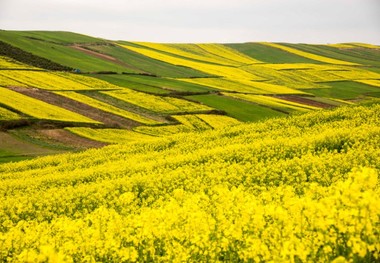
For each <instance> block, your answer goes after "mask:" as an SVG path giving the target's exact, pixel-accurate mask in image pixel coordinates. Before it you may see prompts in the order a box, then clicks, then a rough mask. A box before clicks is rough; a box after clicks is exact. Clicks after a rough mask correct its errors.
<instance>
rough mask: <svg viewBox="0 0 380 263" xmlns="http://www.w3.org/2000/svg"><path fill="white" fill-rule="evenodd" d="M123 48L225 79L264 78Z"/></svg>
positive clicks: (155, 53) (145, 49)
mask: <svg viewBox="0 0 380 263" xmlns="http://www.w3.org/2000/svg"><path fill="white" fill-rule="evenodd" d="M121 46H122V47H124V48H126V49H129V50H132V51H134V52H137V53H140V54H142V55H144V56H147V57H151V58H154V59H157V60H161V61H164V62H167V63H170V64H173V65H180V66H185V67H190V68H193V69H196V70H199V71H203V72H205V73H208V74H211V75H215V76H223V77H228V78H232V79H247V80H257V81H260V80H263V78H261V77H258V76H256V75H255V74H252V73H248V72H246V71H244V70H242V69H240V68H236V67H229V66H223V65H213V64H208V63H202V62H197V61H192V60H189V59H185V58H180V57H176V56H172V55H168V54H164V53H162V52H159V51H155V50H151V49H148V48H143V47H132V46H127V45H121Z"/></svg>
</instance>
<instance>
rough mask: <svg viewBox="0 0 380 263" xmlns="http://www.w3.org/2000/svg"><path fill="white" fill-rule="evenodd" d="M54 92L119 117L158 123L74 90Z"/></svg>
mask: <svg viewBox="0 0 380 263" xmlns="http://www.w3.org/2000/svg"><path fill="white" fill-rule="evenodd" d="M54 93H56V94H59V95H61V96H64V97H67V98H70V99H73V100H76V101H79V102H83V103H84V104H87V105H90V106H92V107H94V108H97V109H100V110H103V111H106V112H110V113H113V114H115V115H119V116H121V117H124V118H127V119H131V120H134V121H137V122H140V123H144V124H158V123H159V122H157V121H155V120H152V119H149V118H146V117H144V116H141V115H139V114H137V113H134V112H130V111H127V110H124V109H120V108H118V107H115V106H113V105H110V104H108V103H105V102H102V101H100V100H97V99H94V98H91V97H89V96H86V95H83V94H80V93H77V92H75V91H55V92H54Z"/></svg>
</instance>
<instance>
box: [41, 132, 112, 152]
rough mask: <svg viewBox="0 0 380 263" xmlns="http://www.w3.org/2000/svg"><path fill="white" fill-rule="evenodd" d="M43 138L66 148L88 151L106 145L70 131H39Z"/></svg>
mask: <svg viewBox="0 0 380 263" xmlns="http://www.w3.org/2000/svg"><path fill="white" fill-rule="evenodd" d="M38 133H40V134H41V135H42V136H44V137H46V139H48V140H52V141H54V142H58V143H62V144H64V145H65V146H71V147H73V148H79V149H87V148H100V147H103V146H105V145H107V144H106V143H103V142H97V141H93V140H90V139H87V138H84V137H80V136H77V135H75V134H73V133H71V132H69V131H66V130H63V129H45V130H39V131H38Z"/></svg>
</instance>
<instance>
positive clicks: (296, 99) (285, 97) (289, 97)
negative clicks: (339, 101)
mask: <svg viewBox="0 0 380 263" xmlns="http://www.w3.org/2000/svg"><path fill="white" fill-rule="evenodd" d="M276 98H279V99H283V100H287V101H291V102H297V103H301V104H305V105H309V106H314V107H318V108H323V109H328V108H333V107H334V105H330V104H327V103H323V102H319V101H315V100H311V99H308V98H306V97H301V96H297V95H280V96H276Z"/></svg>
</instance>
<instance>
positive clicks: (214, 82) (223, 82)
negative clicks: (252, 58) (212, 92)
mask: <svg viewBox="0 0 380 263" xmlns="http://www.w3.org/2000/svg"><path fill="white" fill-rule="evenodd" d="M181 80H182V81H186V82H190V83H195V84H200V85H205V86H209V87H212V88H216V89H219V90H225V91H232V92H243V93H255V94H305V92H303V91H300V90H296V89H292V88H288V87H286V86H283V85H277V84H272V83H267V82H259V81H249V80H244V79H242V80H240V79H237V80H231V79H228V78H193V79H191V78H190V79H181Z"/></svg>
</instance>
